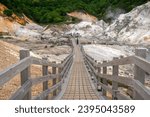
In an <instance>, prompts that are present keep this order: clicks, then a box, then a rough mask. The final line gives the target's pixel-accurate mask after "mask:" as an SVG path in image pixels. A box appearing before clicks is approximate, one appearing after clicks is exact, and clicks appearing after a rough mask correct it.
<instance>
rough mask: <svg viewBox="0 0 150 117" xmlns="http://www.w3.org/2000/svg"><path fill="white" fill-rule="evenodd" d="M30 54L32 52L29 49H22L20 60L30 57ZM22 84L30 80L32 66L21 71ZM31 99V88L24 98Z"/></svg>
mask: <svg viewBox="0 0 150 117" xmlns="http://www.w3.org/2000/svg"><path fill="white" fill-rule="evenodd" d="M29 56H30V52H29V50H25V49H24V50H20V60H22V59H24V58H26V57H29ZM20 75H21V86H22V85H23V84H24V83H25V82H26V81H27V80H29V78H30V76H31V73H30V66H29V67H27V68H26V69H24V70H23V71H22V72H21V74H20ZM30 99H31V89H30V90H29V91H28V92H27V94H26V95H25V96H24V98H23V100H30Z"/></svg>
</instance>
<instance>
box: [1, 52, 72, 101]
mask: <svg viewBox="0 0 150 117" xmlns="http://www.w3.org/2000/svg"><path fill="white" fill-rule="evenodd" d="M20 58H21V60H20V61H19V62H17V63H16V64H14V65H12V66H10V67H8V68H7V69H5V70H4V71H2V72H0V86H3V85H4V84H5V83H7V82H8V81H10V80H11V79H12V78H13V77H14V76H16V75H17V74H19V73H21V78H22V79H21V80H22V86H21V87H20V88H19V89H18V90H17V91H16V92H15V93H14V94H13V95H12V96H11V97H10V99H11V100H16V99H17V100H20V99H31V96H30V94H31V87H32V86H34V85H36V84H39V83H43V86H46V85H47V83H46V82H47V81H49V80H52V79H53V80H54V79H56V78H59V82H58V83H57V82H56V84H54V86H52V87H51V88H48V89H45V90H43V92H42V93H41V95H40V97H37V98H38V99H48V98H46V96H48V94H49V93H50V92H52V91H54V90H56V89H58V88H59V89H60V85H62V83H63V79H62V78H61V77H62V76H63V75H66V73H67V72H66V70H69V69H70V65H71V63H72V58H73V51H72V52H71V53H70V54H69V55H68V56H67V57H66V58H65V60H64V61H63V62H62V63H53V62H50V61H48V60H46V59H39V58H36V57H31V56H29V51H28V50H21V51H20ZM32 64H36V65H42V66H43V70H47V71H43V75H44V76H41V77H37V78H30V73H27V72H30V71H29V70H30V69H28V68H29V67H30V65H32ZM48 67H53V68H54V67H55V68H60V69H61V71H60V69H59V72H60V73H56V74H48ZM26 73H27V74H29V75H27V74H26ZM24 75H25V76H24ZM27 77H28V78H27ZM24 78H26V80H24ZM45 83H46V84H45ZM44 84H45V85H44ZM46 87H47V86H46Z"/></svg>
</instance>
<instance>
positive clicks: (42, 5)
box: [0, 0, 149, 24]
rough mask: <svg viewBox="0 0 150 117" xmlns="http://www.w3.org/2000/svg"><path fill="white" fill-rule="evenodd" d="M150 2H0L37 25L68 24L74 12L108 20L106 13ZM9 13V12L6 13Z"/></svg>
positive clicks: (44, 0) (85, 0) (82, 0)
mask: <svg viewBox="0 0 150 117" xmlns="http://www.w3.org/2000/svg"><path fill="white" fill-rule="evenodd" d="M147 1H149V0H0V2H1V3H2V4H4V5H6V6H7V7H8V8H9V12H8V13H9V15H10V11H11V12H14V13H16V14H18V15H22V14H23V13H24V14H25V15H27V16H28V17H29V18H31V19H32V20H34V21H36V22H37V23H43V24H44V23H59V22H66V21H67V20H68V16H67V15H66V13H68V12H72V11H81V12H87V13H89V14H92V15H94V16H96V17H97V18H98V19H103V20H106V21H107V20H108V19H107V18H106V17H105V16H106V11H107V9H108V8H111V10H112V11H113V10H115V9H118V8H119V9H123V10H124V11H125V12H128V11H130V10H132V9H133V8H134V7H136V6H138V5H141V4H143V3H146V2H147ZM6 13H7V12H6Z"/></svg>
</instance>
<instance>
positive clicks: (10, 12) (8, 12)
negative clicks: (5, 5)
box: [3, 9, 13, 16]
mask: <svg viewBox="0 0 150 117" xmlns="http://www.w3.org/2000/svg"><path fill="white" fill-rule="evenodd" d="M3 13H4V14H5V15H7V16H12V14H13V11H12V10H10V9H6V10H4V11H3Z"/></svg>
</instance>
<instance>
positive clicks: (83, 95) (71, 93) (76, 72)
mask: <svg viewBox="0 0 150 117" xmlns="http://www.w3.org/2000/svg"><path fill="white" fill-rule="evenodd" d="M73 45H74V49H75V58H74V62H73V66H72V70H71V74H70V76H69V78H70V79H69V82H68V85H67V88H66V90H65V93H64V95H63V96H62V98H61V99H63V100H87V99H88V100H96V99H99V97H98V96H97V94H96V92H95V89H94V88H93V87H92V84H91V82H90V78H89V76H90V75H89V74H88V72H87V70H86V67H85V64H84V60H83V56H82V53H81V51H80V47H79V45H76V44H75V43H74V44H73Z"/></svg>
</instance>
